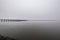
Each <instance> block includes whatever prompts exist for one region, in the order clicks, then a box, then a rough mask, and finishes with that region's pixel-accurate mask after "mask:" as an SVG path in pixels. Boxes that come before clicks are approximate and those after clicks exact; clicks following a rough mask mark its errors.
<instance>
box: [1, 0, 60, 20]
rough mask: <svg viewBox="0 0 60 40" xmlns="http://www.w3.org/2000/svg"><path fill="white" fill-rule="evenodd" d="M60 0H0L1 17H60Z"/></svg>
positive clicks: (42, 18) (41, 18) (51, 18)
mask: <svg viewBox="0 0 60 40" xmlns="http://www.w3.org/2000/svg"><path fill="white" fill-rule="evenodd" d="M59 17H60V0H0V18H8V19H39V20H45V19H46V20H48V19H50V20H53V19H60V18H59Z"/></svg>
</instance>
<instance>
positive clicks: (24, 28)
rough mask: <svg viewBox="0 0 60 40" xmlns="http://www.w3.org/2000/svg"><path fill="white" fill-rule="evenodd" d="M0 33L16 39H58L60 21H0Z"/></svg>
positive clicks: (59, 36) (59, 37)
mask: <svg viewBox="0 0 60 40" xmlns="http://www.w3.org/2000/svg"><path fill="white" fill-rule="evenodd" d="M0 34H1V35H3V36H9V37H12V38H16V39H18V40H45V39H46V40H55V39H56V40H58V39H60V22H59V21H25V22H0Z"/></svg>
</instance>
